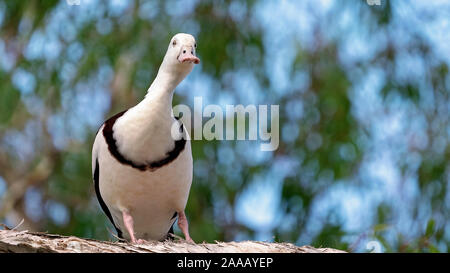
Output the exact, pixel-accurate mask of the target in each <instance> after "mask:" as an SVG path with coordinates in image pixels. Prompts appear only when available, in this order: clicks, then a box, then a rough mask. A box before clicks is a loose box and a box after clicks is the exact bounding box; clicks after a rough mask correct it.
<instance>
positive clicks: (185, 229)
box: [178, 211, 194, 243]
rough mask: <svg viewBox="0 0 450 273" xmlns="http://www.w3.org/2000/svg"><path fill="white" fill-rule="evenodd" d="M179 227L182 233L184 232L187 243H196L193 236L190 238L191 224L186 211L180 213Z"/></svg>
mask: <svg viewBox="0 0 450 273" xmlns="http://www.w3.org/2000/svg"><path fill="white" fill-rule="evenodd" d="M178 227H180V229H181V231H182V232H183V234H184V238H185V239H186V241H188V242H191V243H194V241H193V240H192V238H191V236H189V224H188V221H187V218H186V214H184V211H180V212H178Z"/></svg>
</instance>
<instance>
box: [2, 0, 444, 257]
mask: <svg viewBox="0 0 450 273" xmlns="http://www.w3.org/2000/svg"><path fill="white" fill-rule="evenodd" d="M70 2H72V3H74V2H75V3H76V2H77V1H69V3H70ZM372 2H374V1H372ZM449 18H450V3H448V1H437V0H436V1H419V0H416V1H385V0H381V5H380V6H376V5H368V3H367V1H361V0H359V1H357V0H354V1H331V0H328V1H326V0H320V1H318V0H311V1H271V0H269V1H240V0H234V1H187V0H185V1H156V2H155V1H138V0H134V1H119V0H113V1H96V0H80V5H69V4H68V2H67V1H54V0H53V1H52V0H47V1H15V0H10V1H0V223H4V224H6V225H8V226H10V227H14V226H16V225H17V224H18V223H20V222H21V220H22V219H23V220H24V222H23V223H22V225H20V226H19V227H18V229H27V230H33V231H48V232H51V233H59V234H65V235H76V236H81V237H87V238H96V239H103V240H115V239H114V237H112V236H111V235H110V232H109V231H108V229H109V230H113V228H112V226H111V225H110V224H109V223H108V220H107V218H106V217H105V216H104V214H103V213H102V212H101V209H100V207H99V205H98V203H97V200H96V198H95V194H94V191H93V184H92V176H91V147H92V143H93V139H94V135H95V133H96V131H97V129H98V127H99V126H100V125H101V123H102V122H103V120H105V119H106V118H107V117H109V116H111V115H112V114H114V113H116V112H118V111H121V110H124V109H126V108H128V107H131V106H133V105H135V104H136V103H137V102H138V101H140V100H141V99H142V98H143V96H144V95H145V93H146V91H147V88H148V87H149V85H150V83H151V82H152V80H153V78H154V77H155V75H156V72H157V69H158V67H159V64H160V63H161V60H162V57H163V55H164V53H165V50H166V49H167V46H168V42H169V41H170V38H171V37H172V36H173V35H174V34H175V33H178V32H187V33H191V34H193V35H194V36H195V37H196V38H197V42H198V55H199V56H200V58H201V60H202V62H201V64H200V65H198V66H196V67H195V69H194V71H193V73H192V74H190V75H189V76H188V77H187V79H186V80H185V81H184V82H183V83H182V84H181V85H180V86H179V87H178V88H177V90H176V92H175V97H174V105H175V104H178V103H184V104H187V105H189V106H193V99H194V97H195V96H202V97H203V103H204V104H205V105H206V104H219V105H221V106H222V107H223V109H225V105H226V104H235V105H236V104H243V105H248V104H255V105H259V104H262V105H274V104H278V105H280V146H279V148H278V149H277V150H276V151H274V152H261V151H260V146H259V145H260V144H261V143H260V142H259V141H193V143H192V145H193V156H194V159H195V162H194V181H193V186H192V190H191V194H190V199H189V202H188V205H187V215H188V218H189V221H190V230H191V235H192V236H193V238H194V240H196V241H197V242H199V241H208V242H212V241H214V240H226V241H228V240H238V241H239V240H264V241H276V242H292V243H294V244H298V245H303V244H311V245H313V246H316V247H319V246H322V247H335V248H339V249H344V250H349V251H358V252H367V251H371V250H373V249H374V248H375V250H381V251H386V252H391V251H392V252H397V251H401V252H422V251H424V252H437V251H439V252H448V251H449V249H450V217H449V216H450V190H449V186H450V164H449V159H450V142H449V140H450V139H449V137H450V97H449V95H450V91H449V90H450V74H449V62H450V54H449V53H450V24H449ZM204 121H206V120H205V119H204ZM176 231H177V232H178V233H179V230H176Z"/></svg>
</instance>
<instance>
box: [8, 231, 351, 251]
mask: <svg viewBox="0 0 450 273" xmlns="http://www.w3.org/2000/svg"><path fill="white" fill-rule="evenodd" d="M3 252H55V253H70V252H72V253H79V252H90V253H94V252H109V253H136V252H143V253H145V252H148V253H325V252H328V253H329V252H331V253H339V252H344V251H341V250H337V249H332V248H314V247H311V246H301V247H299V246H295V245H293V244H289V243H266V242H255V241H244V242H216V243H214V244H207V243H198V244H192V243H188V242H186V241H183V240H176V241H165V242H148V243H147V244H140V245H137V244H129V243H124V242H108V241H98V240H93V239H81V238H78V237H74V236H61V235H53V234H47V233H41V232H29V231H13V230H0V253H3Z"/></svg>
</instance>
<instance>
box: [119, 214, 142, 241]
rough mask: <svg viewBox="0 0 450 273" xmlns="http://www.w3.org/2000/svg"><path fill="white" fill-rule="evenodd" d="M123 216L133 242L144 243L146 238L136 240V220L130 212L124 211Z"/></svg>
mask: <svg viewBox="0 0 450 273" xmlns="http://www.w3.org/2000/svg"><path fill="white" fill-rule="evenodd" d="M122 217H123V223H124V224H125V227H126V228H127V231H128V234H130V238H131V242H132V243H133V244H136V243H137V244H142V243H145V240H141V239H139V240H136V237H135V236H134V221H133V217H131V215H130V214H129V213H128V212H125V211H122Z"/></svg>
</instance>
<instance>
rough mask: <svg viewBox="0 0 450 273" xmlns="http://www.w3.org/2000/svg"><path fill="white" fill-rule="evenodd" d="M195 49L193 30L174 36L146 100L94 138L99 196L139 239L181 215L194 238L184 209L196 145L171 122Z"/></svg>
mask: <svg viewBox="0 0 450 273" xmlns="http://www.w3.org/2000/svg"><path fill="white" fill-rule="evenodd" d="M195 48H196V42H195V39H194V37H192V36H191V35H189V34H182V33H180V34H177V35H175V36H174V37H173V38H172V39H171V42H170V44H169V48H168V49H167V52H166V55H165V56H164V60H163V62H162V64H161V66H160V68H159V71H158V75H157V76H156V78H155V80H154V81H153V83H152V84H151V86H150V88H149V90H148V93H147V95H146V96H145V99H144V100H142V101H141V102H140V103H139V104H137V105H136V106H134V107H132V108H130V109H129V110H127V111H125V112H124V113H119V114H118V115H116V116H114V117H112V118H110V119H109V120H107V121H106V122H105V123H104V124H103V125H102V127H101V128H100V130H99V132H98V133H97V136H96V138H95V142H94V146H93V149H92V170H93V176H94V185H95V187H96V194H97V198H98V199H99V203H100V205H101V206H102V209H103V210H104V211H105V213H106V215H107V216H108V218H110V220H111V221H112V222H113V224H114V226H115V227H116V229H117V231H118V235H119V236H123V238H125V239H128V240H131V241H132V242H134V243H136V242H141V240H142V239H143V240H163V239H165V238H166V237H167V235H168V232H169V231H171V227H172V225H173V223H174V222H175V220H176V216H178V218H179V219H178V225H179V226H180V229H181V230H182V232H183V234H184V235H185V238H186V240H191V239H190V237H189V232H188V223H187V219H186V216H185V214H184V209H185V207H186V203H187V200H188V196H189V190H190V186H191V182H192V153H191V145H190V142H189V141H187V140H186V139H188V138H186V134H187V132H186V130H185V129H184V127H181V128H180V132H179V135H178V136H172V125H173V124H174V122H178V121H177V120H176V119H175V118H174V117H173V112H172V97H173V91H174V89H175V87H176V86H177V85H178V84H179V83H180V82H181V81H182V80H183V79H184V78H185V77H186V75H188V74H189V73H190V71H191V70H192V68H193V64H194V63H198V62H199V59H198V58H197V57H196V56H195ZM180 126H182V124H181V123H180ZM183 134H184V136H185V138H184V139H183V138H180V137H181V136H182V135H183Z"/></svg>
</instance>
